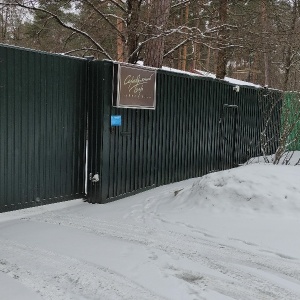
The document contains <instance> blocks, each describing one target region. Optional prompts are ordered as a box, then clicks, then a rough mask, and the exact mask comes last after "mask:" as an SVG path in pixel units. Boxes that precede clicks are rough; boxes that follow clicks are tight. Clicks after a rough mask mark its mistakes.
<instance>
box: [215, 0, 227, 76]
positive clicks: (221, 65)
mask: <svg viewBox="0 0 300 300" xmlns="http://www.w3.org/2000/svg"><path fill="white" fill-rule="evenodd" d="M219 1H220V3H219V20H220V26H221V29H220V34H219V41H218V48H219V50H218V56H217V70H216V78H219V79H224V77H225V75H226V65H227V51H226V47H225V43H226V41H227V36H228V34H227V28H226V21H227V10H228V0H219Z"/></svg>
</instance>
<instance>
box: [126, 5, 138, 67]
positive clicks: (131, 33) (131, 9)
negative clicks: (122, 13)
mask: <svg viewBox="0 0 300 300" xmlns="http://www.w3.org/2000/svg"><path fill="white" fill-rule="evenodd" d="M140 9H141V0H127V10H128V11H127V16H128V17H127V61H128V62H129V63H131V64H135V63H136V62H137V60H138V56H139V53H138V51H136V50H137V48H138V40H139V35H138V27H139V21H140Z"/></svg>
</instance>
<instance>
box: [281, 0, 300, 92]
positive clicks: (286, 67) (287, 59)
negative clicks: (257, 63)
mask: <svg viewBox="0 0 300 300" xmlns="http://www.w3.org/2000/svg"><path fill="white" fill-rule="evenodd" d="M297 19H298V1H297V0H294V1H293V10H292V23H291V27H290V28H289V32H288V35H287V50H286V54H285V59H284V79H283V90H284V91H286V90H288V88H289V79H290V73H291V65H292V61H293V59H292V56H293V51H292V50H293V49H292V45H291V41H292V39H293V35H294V34H295V28H296V22H297Z"/></svg>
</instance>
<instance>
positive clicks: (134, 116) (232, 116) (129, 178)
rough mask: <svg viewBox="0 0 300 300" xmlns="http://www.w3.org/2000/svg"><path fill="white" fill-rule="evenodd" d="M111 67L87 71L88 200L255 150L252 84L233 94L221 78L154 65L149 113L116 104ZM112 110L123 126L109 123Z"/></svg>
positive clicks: (257, 128) (257, 123)
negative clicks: (89, 82) (153, 93)
mask: <svg viewBox="0 0 300 300" xmlns="http://www.w3.org/2000/svg"><path fill="white" fill-rule="evenodd" d="M113 69H114V64H113V63H112V62H97V63H96V64H94V68H93V72H92V73H90V75H91V80H92V82H93V84H92V86H93V92H92V93H91V94H90V97H89V99H90V110H91V113H90V115H91V119H90V120H89V134H90V139H89V145H90V146H89V153H90V155H91V157H90V160H89V168H88V169H89V173H90V178H92V177H93V176H94V175H95V174H97V175H98V176H99V181H97V182H93V181H89V183H88V191H89V192H88V201H90V202H92V203H105V202H109V201H112V200H115V199H118V198H120V197H124V196H126V195H130V194H132V193H136V192H139V191H142V190H145V189H147V188H151V187H155V186H159V185H163V184H168V183H172V182H176V181H180V180H184V179H187V178H191V177H197V176H201V175H203V174H207V173H209V172H212V171H215V170H222V169H227V168H230V167H234V166H237V165H238V164H240V163H243V162H245V161H246V160H247V159H249V158H250V157H253V156H256V155H258V154H260V132H261V128H262V126H263V119H262V113H261V111H260V109H261V108H260V105H259V94H260V93H259V89H256V88H253V87H241V89H240V91H239V92H236V91H235V89H234V85H232V84H229V83H226V82H224V81H217V80H213V79H209V78H199V77H193V76H188V75H183V74H176V73H172V72H167V71H162V70H159V71H158V77H157V107H156V110H141V109H124V108H115V107H112V94H113V90H112V81H113V74H114V72H113ZM99 99H101V101H99ZM101 111H102V113H101ZM111 115H121V117H122V126H120V127H110V116H111ZM277 123H278V122H277ZM270 134H271V133H270ZM276 141H277V139H274V140H273V142H272V145H271V147H269V151H270V152H272V151H274V150H275V147H276Z"/></svg>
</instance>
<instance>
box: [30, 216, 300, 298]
mask: <svg viewBox="0 0 300 300" xmlns="http://www.w3.org/2000/svg"><path fill="white" fill-rule="evenodd" d="M28 220H29V221H36V222H47V223H51V224H59V225H62V226H67V227H71V228H75V229H78V230H83V231H86V232H89V233H93V234H96V235H100V236H108V237H113V238H117V239H122V240H125V241H127V242H132V243H137V244H140V245H141V246H145V247H149V248H151V249H159V250H161V251H164V252H166V253H167V254H169V255H175V256H176V255H177V256H180V257H185V258H187V259H189V260H191V261H194V262H200V263H201V264H203V265H204V266H206V267H208V268H210V269H212V270H214V271H217V272H219V274H220V276H219V277H218V276H212V275H210V274H207V273H201V272H199V273H197V274H195V273H193V272H190V271H188V270H177V269H176V267H174V266H171V269H170V270H171V271H170V270H167V272H169V271H170V272H169V273H170V274H173V275H172V276H176V277H177V278H180V279H182V280H185V278H194V279H193V280H185V281H186V282H188V283H189V284H190V285H191V286H194V287H195V286H196V287H199V288H201V289H203V288H210V289H213V290H216V291H218V292H220V293H222V294H225V295H227V296H230V297H233V298H235V299H272V300H273V299H276V298H277V299H278V297H279V298H280V299H299V298H300V263H299V262H298V261H290V260H287V259H283V258H276V257H274V258H273V257H270V256H267V255H257V254H255V253H252V252H249V251H245V250H242V249H238V248H235V247H232V246H229V245H224V244H222V245H221V244H219V243H218V242H217V241H216V242H215V241H213V240H211V239H207V238H199V237H197V238H196V237H194V236H190V235H186V234H182V233H179V232H174V231H170V230H163V229H162V228H159V229H156V228H154V227H153V228H151V227H147V226H145V224H138V225H135V224H128V223H127V224H126V223H123V222H122V223H116V222H107V221H101V220H97V219H92V218H87V217H83V216H78V215H75V214H69V215H65V214H59V213H53V212H51V213H46V214H42V215H39V216H35V217H32V218H30V219H28ZM243 266H246V267H251V268H257V269H261V270H264V271H265V272H267V273H268V272H269V273H270V274H272V275H273V276H274V275H275V276H277V277H278V278H282V279H284V280H289V281H291V282H293V283H294V284H295V285H298V286H299V293H296V294H294V293H293V292H292V291H289V290H287V289H285V288H284V287H282V286H279V285H278V284H277V283H276V282H274V281H272V280H270V278H267V277H268V276H264V275H257V274H255V275H254V274H250V273H249V272H248V271H247V270H245V268H243ZM199 278H200V279H199ZM201 278H202V279H201Z"/></svg>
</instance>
